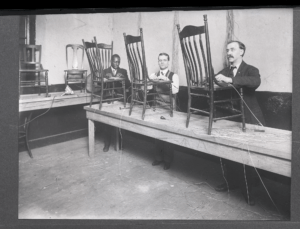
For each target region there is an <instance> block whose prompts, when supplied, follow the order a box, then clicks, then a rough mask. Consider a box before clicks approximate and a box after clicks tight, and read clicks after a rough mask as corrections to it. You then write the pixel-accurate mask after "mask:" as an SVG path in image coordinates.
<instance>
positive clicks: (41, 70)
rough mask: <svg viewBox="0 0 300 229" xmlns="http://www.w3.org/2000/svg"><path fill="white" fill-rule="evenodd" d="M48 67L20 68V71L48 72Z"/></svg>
mask: <svg viewBox="0 0 300 229" xmlns="http://www.w3.org/2000/svg"><path fill="white" fill-rule="evenodd" d="M48 71H49V70H48V69H19V72H48Z"/></svg>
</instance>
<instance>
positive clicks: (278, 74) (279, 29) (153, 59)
mask: <svg viewBox="0 0 300 229" xmlns="http://www.w3.org/2000/svg"><path fill="white" fill-rule="evenodd" d="M178 12H179V13H178V22H179V24H180V27H181V29H182V28H183V27H184V26H186V25H202V24H203V15H204V14H207V17H208V26H209V36H210V44H211V54H212V63H213V67H214V70H215V73H216V72H218V71H220V70H221V69H222V68H223V58H224V56H223V50H224V42H225V39H226V23H227V22H226V10H211V11H178ZM233 13H234V35H235V39H237V40H240V41H242V42H244V43H245V45H246V47H247V50H246V54H245V57H244V60H245V62H247V63H248V64H250V65H253V66H255V67H257V68H258V69H259V70H260V73H261V79H262V83H261V86H260V87H259V88H258V89H257V90H258V91H273V92H292V56H293V45H292V36H293V32H292V31H293V30H292V26H293V10H292V9H250V10H234V11H233ZM139 14H140V15H139ZM174 15H175V11H169V12H163V11H162V12H142V13H139V12H136V13H106V14H101V13H97V14H67V15H38V16H37V19H36V21H37V22H36V23H37V24H36V44H41V45H43V56H42V62H43V65H44V68H47V69H49V83H50V84H61V83H64V77H63V75H64V70H65V69H66V64H65V45H66V44H69V43H79V44H82V41H81V39H82V38H83V39H86V40H91V39H92V38H93V37H94V36H96V37H97V40H98V42H99V43H100V42H101V43H110V42H111V40H113V41H114V53H118V54H119V55H120V56H121V67H122V68H125V69H127V70H128V61H127V57H126V51H125V45H124V37H123V33H124V32H125V33H126V34H130V35H139V33H138V26H139V25H140V26H141V27H142V28H143V31H144V42H145V52H146V60H147V67H148V72H149V73H151V72H155V71H157V70H158V63H157V56H158V54H159V53H161V52H166V53H168V54H169V55H170V56H172V52H173V51H174V50H173V26H174ZM139 18H140V21H139ZM175 31H176V35H178V34H177V30H175ZM176 48H177V50H178V67H177V69H178V72H177V73H178V75H179V79H180V85H181V86H186V78H185V71H184V65H183V59H182V54H181V49H180V47H179V44H177V46H176ZM172 61H173V60H172V59H171V61H170V67H171V66H172ZM85 68H86V69H88V71H89V66H88V63H87V59H86V58H85Z"/></svg>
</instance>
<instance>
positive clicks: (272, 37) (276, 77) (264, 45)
mask: <svg viewBox="0 0 300 229" xmlns="http://www.w3.org/2000/svg"><path fill="white" fill-rule="evenodd" d="M234 19H235V28H234V29H235V36H236V39H239V40H241V41H242V42H244V43H245V45H246V48H247V50H246V53H245V57H244V60H245V62H246V63H248V64H250V65H253V66H255V67H257V68H258V69H259V71H260V75H261V79H262V82H261V85H260V87H259V88H258V89H257V90H258V91H273V92H292V66H293V65H292V64H293V9H255V10H234Z"/></svg>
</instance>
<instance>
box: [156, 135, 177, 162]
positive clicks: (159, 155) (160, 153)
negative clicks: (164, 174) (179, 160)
mask: <svg viewBox="0 0 300 229" xmlns="http://www.w3.org/2000/svg"><path fill="white" fill-rule="evenodd" d="M154 158H155V160H157V161H164V162H167V163H171V162H172V161H173V158H174V152H173V146H172V144H170V143H168V142H164V141H161V140H158V139H155V155H154Z"/></svg>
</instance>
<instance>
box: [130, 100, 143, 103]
mask: <svg viewBox="0 0 300 229" xmlns="http://www.w3.org/2000/svg"><path fill="white" fill-rule="evenodd" d="M132 101H133V102H137V103H144V102H142V101H139V100H135V99H133V100H132Z"/></svg>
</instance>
